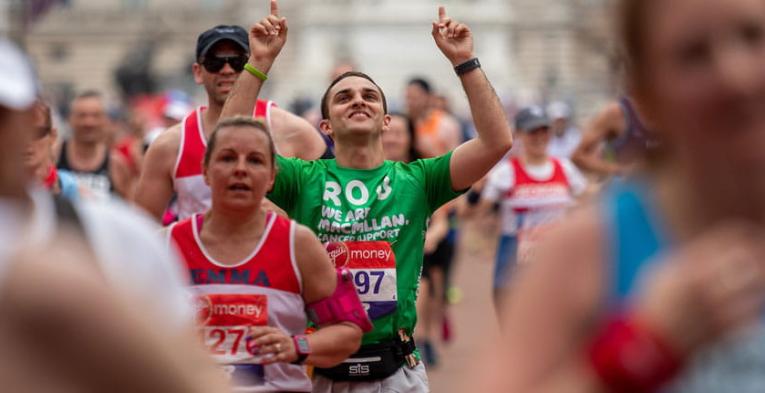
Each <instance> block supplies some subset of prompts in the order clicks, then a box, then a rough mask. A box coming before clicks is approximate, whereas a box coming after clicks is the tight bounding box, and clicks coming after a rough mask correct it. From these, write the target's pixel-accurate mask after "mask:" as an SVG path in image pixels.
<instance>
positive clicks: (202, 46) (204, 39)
mask: <svg viewBox="0 0 765 393" xmlns="http://www.w3.org/2000/svg"><path fill="white" fill-rule="evenodd" d="M223 40H229V41H232V42H233V43H235V44H237V45H239V46H240V47H241V48H242V49H244V51H245V52H248V51H249V50H250V45H249V39H248V37H247V31H246V30H245V29H243V28H241V27H239V26H234V25H218V26H215V27H213V28H212V29H210V30H207V31H205V32H204V33H202V34H200V35H199V38H197V60H198V59H201V58H202V57H204V55H205V54H207V51H209V50H210V48H212V47H213V45H215V44H217V43H219V42H221V41H223Z"/></svg>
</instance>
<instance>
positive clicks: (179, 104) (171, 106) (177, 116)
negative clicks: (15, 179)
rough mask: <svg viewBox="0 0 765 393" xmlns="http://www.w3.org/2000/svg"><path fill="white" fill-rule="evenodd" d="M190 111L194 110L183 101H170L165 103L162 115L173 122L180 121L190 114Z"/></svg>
mask: <svg viewBox="0 0 765 393" xmlns="http://www.w3.org/2000/svg"><path fill="white" fill-rule="evenodd" d="M192 110H194V108H192V107H191V105H189V104H187V103H185V102H183V101H170V102H168V103H167V106H165V113H164V115H165V116H167V117H169V118H171V119H173V120H176V121H181V120H183V118H184V117H186V115H188V114H189V113H191V111H192Z"/></svg>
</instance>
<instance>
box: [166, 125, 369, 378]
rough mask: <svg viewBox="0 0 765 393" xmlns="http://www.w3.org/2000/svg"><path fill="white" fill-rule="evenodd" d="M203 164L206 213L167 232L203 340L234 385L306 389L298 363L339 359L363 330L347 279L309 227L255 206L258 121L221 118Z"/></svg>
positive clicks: (267, 179)
mask: <svg viewBox="0 0 765 393" xmlns="http://www.w3.org/2000/svg"><path fill="white" fill-rule="evenodd" d="M203 167H204V172H203V175H204V180H205V183H207V185H209V186H210V189H211V190H212V207H211V209H210V210H209V211H207V212H206V213H198V214H195V215H192V216H191V217H189V218H188V219H186V220H183V221H181V222H178V223H177V224H174V225H173V226H172V227H171V228H170V236H171V239H172V240H173V241H174V243H175V244H176V245H177V246H178V249H179V251H180V253H181V254H182V255H183V258H184V260H185V262H186V265H187V267H188V271H189V274H190V276H191V280H192V291H193V293H194V294H195V295H196V296H197V304H198V317H199V319H200V323H201V324H202V331H203V333H204V340H205V343H206V344H207V345H208V347H209V349H210V351H211V352H212V354H213V356H214V357H215V359H216V360H217V361H218V363H220V364H221V365H222V366H223V369H224V371H225V372H226V373H227V374H229V376H230V377H231V380H232V383H233V384H234V385H235V386H236V387H242V388H247V389H252V388H257V389H258V391H274V392H276V391H278V392H282V391H289V392H310V391H311V380H310V379H309V378H308V375H307V374H306V369H305V367H304V366H303V364H304V363H306V364H310V365H315V366H320V367H331V366H334V365H336V364H338V363H340V362H341V361H342V360H344V359H345V358H347V357H348V355H350V354H352V353H353V352H354V351H356V350H357V349H358V347H359V344H360V342H361V335H362V328H371V326H369V325H368V324H369V321H368V320H367V319H366V313H365V312H364V310H363V308H362V306H361V303H360V301H359V299H358V295H357V294H356V291H355V289H354V288H353V285H352V282H350V281H349V280H348V278H347V277H348V276H346V275H342V274H341V275H339V277H338V274H336V272H335V269H334V267H333V265H332V263H331V262H330V261H329V257H328V256H327V254H326V252H325V251H324V247H323V246H322V245H321V243H319V241H318V239H316V237H315V236H314V234H313V233H312V232H311V231H310V230H309V229H307V228H306V227H304V226H302V225H299V224H297V223H295V222H293V221H291V220H289V219H287V218H284V217H282V216H279V215H277V214H275V213H273V212H268V211H266V210H264V209H262V208H261V202H262V201H263V198H264V196H265V194H266V192H267V191H268V190H269V189H270V188H271V186H272V185H273V182H274V176H275V175H276V168H275V166H274V145H273V141H272V139H271V137H270V134H269V133H268V132H267V131H266V128H265V127H264V126H263V124H261V123H259V122H256V121H253V120H252V119H248V118H243V117H242V118H231V119H227V120H224V121H221V122H220V123H219V124H218V126H217V128H216V130H215V131H214V132H213V134H212V136H211V138H210V140H209V142H208V148H207V151H206V153H205V158H204V163H203ZM337 310H342V311H343V312H339V313H338V311H337ZM306 312H308V314H310V316H311V318H310V319H311V320H312V321H313V322H314V323H316V324H317V325H318V326H320V329H319V330H318V331H317V332H315V333H313V334H311V335H310V336H305V335H303V334H302V333H303V332H304V330H305V328H306V324H307V321H308V318H307V316H306ZM360 326H361V327H362V328H360Z"/></svg>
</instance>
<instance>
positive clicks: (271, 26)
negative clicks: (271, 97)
mask: <svg viewBox="0 0 765 393" xmlns="http://www.w3.org/2000/svg"><path fill="white" fill-rule="evenodd" d="M285 42H287V19H285V18H283V17H280V16H279V6H278V4H277V2H276V0H271V13H270V15H268V16H267V17H265V18H263V19H261V21H260V22H258V23H256V24H254V25H253V26H252V27H251V28H250V59H249V60H248V61H247V66H246V67H245V72H242V73H241V74H239V78H237V80H236V84H235V85H234V88H233V89H232V90H231V94H229V95H228V98H227V99H226V104H225V105H224V106H223V111H222V112H221V116H220V119H221V120H222V119H225V118H227V117H231V116H237V115H240V116H252V108H254V107H255V102H256V101H257V99H258V94H259V93H260V88H261V87H262V86H263V82H265V80H266V78H265V77H264V76H265V75H267V74H268V72H269V71H270V70H271V66H272V65H273V64H274V60H276V57H277V56H278V55H279V52H281V50H282V47H284V43H285ZM251 67H252V68H254V69H255V70H256V71H255V72H253V71H254V70H252V68H251ZM258 72H260V73H262V75H260V77H259V76H256V75H255V74H257V73H258Z"/></svg>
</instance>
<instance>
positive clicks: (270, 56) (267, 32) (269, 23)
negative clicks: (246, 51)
mask: <svg viewBox="0 0 765 393" xmlns="http://www.w3.org/2000/svg"><path fill="white" fill-rule="evenodd" d="M286 42H287V19H286V18H284V17H281V16H279V5H278V4H277V1H276V0H271V13H270V15H268V16H267V17H265V18H263V19H261V20H260V21H259V22H258V23H256V24H254V25H253V26H252V27H251V28H250V63H252V64H253V65H254V66H255V67H257V68H259V69H260V70H261V71H263V72H268V70H269V69H270V68H271V65H272V64H273V62H274V60H275V59H276V57H277V56H278V55H279V52H281V50H282V48H283V47H284V44H285V43H286Z"/></svg>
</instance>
